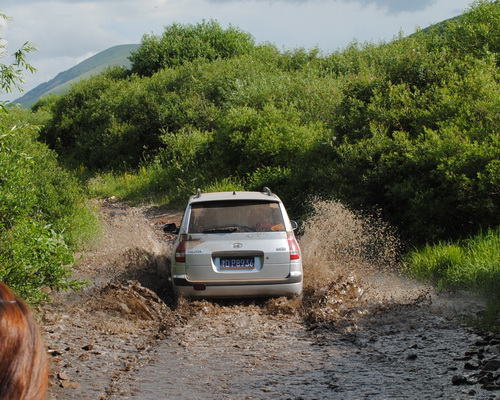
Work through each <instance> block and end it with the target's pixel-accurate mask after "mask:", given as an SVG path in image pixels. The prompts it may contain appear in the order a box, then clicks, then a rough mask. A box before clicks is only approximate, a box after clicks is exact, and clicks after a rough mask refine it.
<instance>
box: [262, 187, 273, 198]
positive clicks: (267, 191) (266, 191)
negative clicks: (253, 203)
mask: <svg viewBox="0 0 500 400" xmlns="http://www.w3.org/2000/svg"><path fill="white" fill-rule="evenodd" d="M264 193H265V194H267V195H268V196H272V195H273V192H271V189H269V188H268V187H267V186H266V187H264Z"/></svg>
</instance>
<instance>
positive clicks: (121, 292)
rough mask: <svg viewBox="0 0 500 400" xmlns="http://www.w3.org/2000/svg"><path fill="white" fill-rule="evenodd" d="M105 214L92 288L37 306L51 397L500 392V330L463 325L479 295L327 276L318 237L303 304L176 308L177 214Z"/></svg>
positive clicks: (82, 271) (85, 270) (348, 272)
mask: <svg viewBox="0 0 500 400" xmlns="http://www.w3.org/2000/svg"><path fill="white" fill-rule="evenodd" d="M102 215H103V237H102V241H101V242H100V243H99V244H97V245H96V246H95V248H94V249H91V250H89V251H87V252H85V254H82V255H81V259H80V260H79V263H78V268H77V271H76V276H77V277H79V278H82V279H88V280H90V282H91V284H90V285H89V286H88V287H86V288H85V289H84V290H83V291H81V292H78V293H58V294H54V295H53V297H54V300H53V302H52V303H51V304H48V305H46V306H44V307H43V309H42V310H40V313H39V315H40V325H41V327H42V329H43V332H44V337H45V340H46V343H47V345H48V347H49V353H50V354H51V356H50V358H51V371H52V373H51V388H50V396H49V399H132V398H134V399H294V400H298V399H307V400H312V399H435V398H443V399H496V398H499V396H500V391H498V388H499V387H498V386H499V385H500V381H499V371H500V365H498V366H497V365H496V364H495V362H494V361H495V360H499V359H500V356H499V353H500V338H499V337H498V336H495V335H489V336H488V335H486V334H483V333H479V332H475V331H474V330H472V329H471V328H468V327H466V326H464V325H463V324H461V323H460V321H461V319H460V318H459V316H460V315H461V314H462V312H463V311H465V310H467V311H475V310H479V309H480V308H481V304H480V303H479V302H477V301H476V300H475V299H472V298H470V297H468V296H465V295H463V294H461V295H457V294H455V295H453V296H452V295H450V294H446V295H445V294H437V293H434V292H433V291H432V290H430V289H429V288H425V287H421V286H418V285H415V284H413V283H410V282H407V281H405V280H403V279H402V278H398V277H397V276H396V275H394V274H386V273H383V272H380V271H377V273H367V272H366V270H365V269H363V268H361V269H360V270H359V271H354V270H353V266H352V265H350V266H349V268H348V269H344V270H343V271H342V272H341V273H340V272H339V271H336V272H335V271H334V270H335V268H330V267H328V270H326V271H323V270H318V265H319V264H321V263H318V259H317V257H318V254H320V253H321V252H320V250H319V249H318V247H317V246H316V245H312V244H311V242H312V241H314V237H313V236H311V235H307V234H306V235H304V237H303V239H302V240H304V242H302V241H301V246H302V247H303V249H304V257H305V259H304V262H305V274H306V275H307V274H308V272H309V275H310V276H314V279H310V280H309V282H307V283H306V285H305V287H306V290H305V293H304V297H303V299H291V300H286V299H271V300H244V301H191V302H189V301H186V300H182V299H181V300H180V301H179V302H178V303H174V302H173V299H172V296H171V293H169V291H168V290H167V289H166V288H167V286H166V284H165V283H166V280H165V276H166V271H167V265H168V263H167V259H166V255H167V254H168V253H169V251H170V242H169V240H170V239H171V238H170V237H168V236H166V235H165V234H164V233H163V232H162V231H161V226H162V224H163V223H164V222H167V221H168V222H170V221H177V222H178V220H179V218H180V215H179V213H176V212H169V211H168V210H162V209H155V208H144V207H143V208H140V207H137V208H134V207H127V206H125V205H123V204H120V203H114V202H112V201H106V202H104V204H103V205H102ZM344 217H345V215H344ZM341 219H342V218H341ZM340 225H347V222H346V220H345V218H344V219H343V220H342V224H340ZM307 240H309V241H310V243H307ZM311 249H313V250H314V251H311ZM312 254H313V255H314V256H313V255H312ZM315 257H316V258H315ZM306 258H307V259H306ZM344 264H348V263H344ZM332 270H333V271H334V272H332ZM353 271H354V272H353ZM488 362H489V364H488ZM499 364H500V361H499ZM495 367H496V368H495Z"/></svg>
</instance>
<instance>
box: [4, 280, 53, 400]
mask: <svg viewBox="0 0 500 400" xmlns="http://www.w3.org/2000/svg"><path fill="white" fill-rule="evenodd" d="M47 368H48V367H47V355H46V350H45V346H44V344H43V341H42V337H41V336H40V332H39V331H38V327H37V326H36V324H35V322H34V320H33V316H32V314H31V311H30V309H29V308H28V306H27V305H26V303H25V302H24V301H22V300H21V299H19V298H17V297H15V296H14V294H13V293H12V291H11V290H10V289H9V287H8V286H7V285H5V284H4V283H3V282H0V399H2V400H43V399H45V396H46V392H47V379H48V370H47Z"/></svg>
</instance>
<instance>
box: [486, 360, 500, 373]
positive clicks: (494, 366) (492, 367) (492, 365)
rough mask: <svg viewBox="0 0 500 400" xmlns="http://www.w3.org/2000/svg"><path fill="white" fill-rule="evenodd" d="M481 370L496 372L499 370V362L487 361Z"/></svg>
mask: <svg viewBox="0 0 500 400" xmlns="http://www.w3.org/2000/svg"><path fill="white" fill-rule="evenodd" d="M483 369H484V370H486V371H497V370H498V369H500V360H497V359H493V360H489V361H487V362H486V363H485V364H484V366H483Z"/></svg>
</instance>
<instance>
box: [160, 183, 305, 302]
mask: <svg viewBox="0 0 500 400" xmlns="http://www.w3.org/2000/svg"><path fill="white" fill-rule="evenodd" d="M296 227H297V223H296V222H294V221H290V219H289V217H288V214H287V212H286V209H285V207H284V205H283V203H282V201H281V200H280V199H279V197H278V196H276V195H275V194H273V193H272V192H271V191H270V190H269V189H268V188H264V191H263V192H246V191H235V192H215V193H201V190H199V189H198V192H197V194H196V195H194V196H191V197H190V199H189V201H188V204H187V207H186V209H185V211H184V215H183V218H182V222H181V225H180V226H179V227H177V226H176V225H175V224H173V223H171V224H166V225H165V227H164V231H165V232H167V233H172V234H176V235H177V238H176V240H175V242H174V246H173V252H172V257H171V271H170V278H171V282H172V285H173V287H174V290H175V292H176V294H177V295H179V296H184V297H203V298H208V297H274V296H287V297H292V296H294V295H300V294H301V293H302V282H303V272H302V258H301V254H300V248H299V245H298V243H297V241H296V239H295V234H294V229H296Z"/></svg>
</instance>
